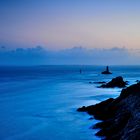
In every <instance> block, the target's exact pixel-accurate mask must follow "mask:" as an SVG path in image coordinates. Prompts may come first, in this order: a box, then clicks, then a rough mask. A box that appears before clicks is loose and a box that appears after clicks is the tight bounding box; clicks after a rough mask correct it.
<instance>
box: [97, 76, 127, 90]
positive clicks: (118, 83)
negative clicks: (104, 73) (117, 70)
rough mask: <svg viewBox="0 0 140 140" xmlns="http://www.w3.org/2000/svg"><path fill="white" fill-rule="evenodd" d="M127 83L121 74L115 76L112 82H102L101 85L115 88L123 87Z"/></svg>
mask: <svg viewBox="0 0 140 140" xmlns="http://www.w3.org/2000/svg"><path fill="white" fill-rule="evenodd" d="M126 85H127V82H125V81H124V80H123V78H122V77H121V76H118V77H116V78H113V79H112V80H111V81H110V82H108V83H106V84H102V85H101V86H100V87H102V88H114V87H119V88H123V87H125V86H126Z"/></svg>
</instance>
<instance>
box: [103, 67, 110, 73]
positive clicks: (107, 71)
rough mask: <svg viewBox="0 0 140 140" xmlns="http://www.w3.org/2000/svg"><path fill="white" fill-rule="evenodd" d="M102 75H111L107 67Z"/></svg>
mask: <svg viewBox="0 0 140 140" xmlns="http://www.w3.org/2000/svg"><path fill="white" fill-rule="evenodd" d="M102 74H112V73H111V72H110V71H109V67H108V66H107V67H106V70H105V71H103V72H102Z"/></svg>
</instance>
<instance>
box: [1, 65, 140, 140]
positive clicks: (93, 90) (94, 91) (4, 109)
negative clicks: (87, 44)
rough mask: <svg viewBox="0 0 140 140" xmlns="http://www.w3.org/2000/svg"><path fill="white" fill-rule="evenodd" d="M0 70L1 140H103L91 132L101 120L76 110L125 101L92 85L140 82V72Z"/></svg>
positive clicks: (131, 68)
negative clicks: (113, 81)
mask: <svg viewBox="0 0 140 140" xmlns="http://www.w3.org/2000/svg"><path fill="white" fill-rule="evenodd" d="M104 68H105V67H103V66H32V67H18V66H17V67H16V66H14V67H12V66H10V67H2V66H1V67H0V140H58V139H59V140H99V139H100V138H98V137H96V136H95V133H96V132H97V130H93V129H91V126H92V125H93V124H95V123H96V122H97V121H96V120H94V119H93V120H89V118H90V116H89V115H88V114H86V113H79V112H77V111H76V109H77V108H78V107H80V106H82V105H91V104H95V103H98V102H100V101H102V100H104V99H107V98H110V97H116V96H118V95H119V93H120V91H121V89H118V88H115V89H100V88H97V86H98V84H89V82H90V81H91V82H98V81H109V80H111V79H112V78H113V77H116V76H123V77H124V79H125V80H127V81H129V84H133V83H136V80H140V66H110V70H111V71H112V72H113V74H112V75H101V74H100V72H101V71H103V70H104ZM80 69H81V70H82V73H81V74H80V72H79V71H80Z"/></svg>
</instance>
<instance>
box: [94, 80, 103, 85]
mask: <svg viewBox="0 0 140 140" xmlns="http://www.w3.org/2000/svg"><path fill="white" fill-rule="evenodd" d="M105 83H106V82H104V81H102V82H94V84H105Z"/></svg>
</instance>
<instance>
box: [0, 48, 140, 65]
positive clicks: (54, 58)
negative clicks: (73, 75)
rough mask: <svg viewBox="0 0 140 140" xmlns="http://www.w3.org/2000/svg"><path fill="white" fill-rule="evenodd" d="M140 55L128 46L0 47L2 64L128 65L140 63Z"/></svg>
mask: <svg viewBox="0 0 140 140" xmlns="http://www.w3.org/2000/svg"><path fill="white" fill-rule="evenodd" d="M139 58H140V56H139V55H138V53H137V54H135V53H130V51H129V50H127V49H126V48H119V47H114V48H110V49H106V48H102V49H99V48H93V49H87V48H84V47H73V48H70V49H63V50H59V51H52V50H47V49H44V48H43V47H41V46H37V47H35V48H26V49H25V48H16V49H13V50H9V49H7V48H6V47H4V46H2V47H1V48H0V65H53V64H54V65H64V64H67V65H69V64H81V65H86V64H88V65H90V64H92V65H123V64H125V65H128V64H139V61H138V60H139Z"/></svg>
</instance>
